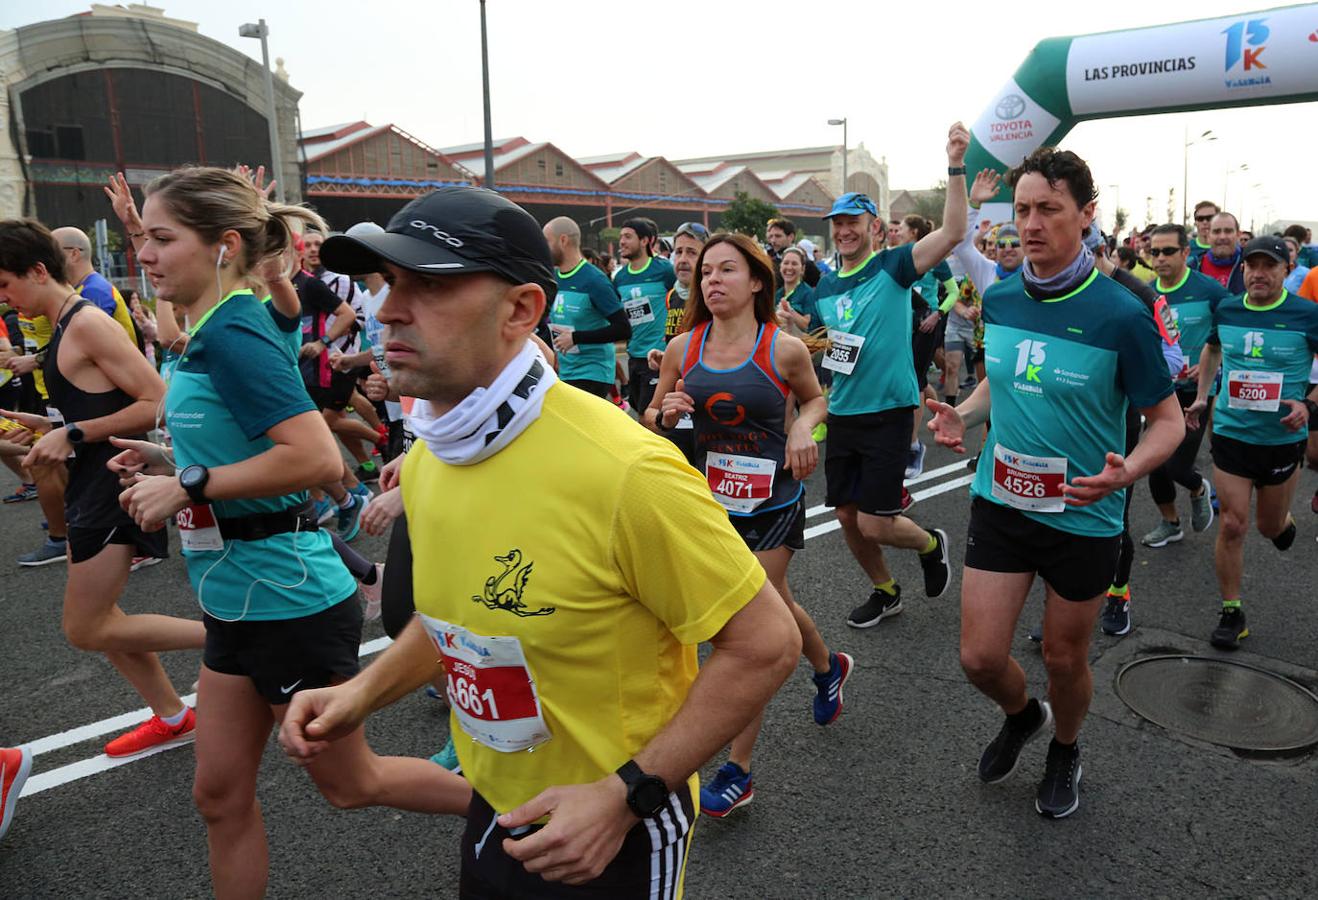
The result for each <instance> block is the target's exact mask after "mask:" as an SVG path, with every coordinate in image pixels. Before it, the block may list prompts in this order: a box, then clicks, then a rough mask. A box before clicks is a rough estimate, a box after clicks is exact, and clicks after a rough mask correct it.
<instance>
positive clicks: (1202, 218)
mask: <svg viewBox="0 0 1318 900" xmlns="http://www.w3.org/2000/svg"><path fill="white" fill-rule="evenodd" d="M1215 215H1217V214H1216V213H1209V214H1208V215H1206V216H1195V217H1194V220H1195V221H1196V222H1211V221H1213V216H1215Z"/></svg>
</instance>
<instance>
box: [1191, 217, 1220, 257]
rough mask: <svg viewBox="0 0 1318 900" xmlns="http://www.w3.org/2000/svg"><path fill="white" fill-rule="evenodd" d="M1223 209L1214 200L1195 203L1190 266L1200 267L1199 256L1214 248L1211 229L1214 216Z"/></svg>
mask: <svg viewBox="0 0 1318 900" xmlns="http://www.w3.org/2000/svg"><path fill="white" fill-rule="evenodd" d="M1221 211H1222V208H1221V207H1220V206H1218V205H1217V204H1216V203H1214V202H1213V201H1212V200H1200V201H1199V202H1198V203H1196V204H1195V205H1194V240H1192V241H1190V256H1189V264H1190V268H1192V269H1198V267H1199V257H1201V256H1203V255H1204V254H1205V253H1207V252H1208V251H1209V250H1210V249H1212V246H1213V244H1212V242H1211V241H1210V239H1209V229H1210V227H1211V226H1212V223H1213V216H1215V215H1217V214H1218V213H1220V212H1221Z"/></svg>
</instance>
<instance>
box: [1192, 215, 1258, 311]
mask: <svg viewBox="0 0 1318 900" xmlns="http://www.w3.org/2000/svg"><path fill="white" fill-rule="evenodd" d="M1209 237H1210V238H1211V239H1212V246H1211V249H1210V250H1209V251H1208V252H1207V253H1205V254H1203V255H1202V256H1200V257H1199V259H1198V261H1197V262H1196V263H1195V265H1194V266H1193V268H1194V269H1196V270H1197V271H1199V272H1202V273H1204V274H1205V275H1207V276H1209V277H1210V278H1213V279H1214V280H1216V281H1217V283H1218V284H1220V285H1222V287H1224V288H1226V289H1227V290H1228V291H1230V292H1231V293H1233V294H1240V293H1244V291H1245V271H1244V268H1243V267H1242V266H1241V261H1242V259H1243V256H1242V255H1241V248H1240V223H1239V222H1237V221H1236V217H1235V216H1233V215H1232V214H1231V213H1229V212H1220V213H1218V214H1217V215H1215V216H1213V221H1212V225H1211V227H1210V228H1209Z"/></svg>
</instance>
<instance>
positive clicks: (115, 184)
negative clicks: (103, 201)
mask: <svg viewBox="0 0 1318 900" xmlns="http://www.w3.org/2000/svg"><path fill="white" fill-rule="evenodd" d="M102 190H103V191H105V196H106V197H107V198H108V199H109V201H110V206H111V207H113V209H114V214H115V215H116V216H118V217H119V221H120V222H122V223H123V225H124V227H125V228H127V229H128V232H129V234H132V233H134V232H140V231H141V230H142V216H141V214H140V213H139V212H138V211H137V201H135V200H134V199H133V190H132V188H130V187H129V186H128V179H126V178H124V173H123V172H116V173H115V174H113V175H111V176H110V179H109V181H108V182H107V183H106V185H105V187H103V188H102Z"/></svg>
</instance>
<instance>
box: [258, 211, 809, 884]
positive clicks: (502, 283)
mask: <svg viewBox="0 0 1318 900" xmlns="http://www.w3.org/2000/svg"><path fill="white" fill-rule="evenodd" d="M321 255H322V259H323V260H324V261H325V264H326V265H327V266H329V267H330V268H332V269H334V270H335V271H338V272H343V273H346V274H348V275H357V274H361V273H365V272H377V271H383V272H385V273H386V277H387V280H388V281H389V282H390V283H391V290H390V293H389V298H388V299H387V300H386V301H385V303H384V305H383V306H382V307H381V308H380V311H379V313H378V316H379V319H380V321H381V323H383V324H384V325H385V329H386V330H385V359H386V361H387V362H388V364H389V368H390V370H391V373H392V375H391V378H392V383H393V387H394V388H396V389H397V390H398V391H399V392H400V393H401V394H405V395H407V396H411V397H417V398H420V399H418V400H417V402H416V405H415V406H414V407H413V411H412V415H411V416H410V419H409V421H410V423H411V424H412V426H413V430H414V432H415V433H416V435H417V438H418V440H417V442H416V444H415V445H414V446H413V448H412V450H411V452H410V453H409V455H408V458H407V461H406V462H405V464H404V466H403V471H402V486H403V501H404V506H405V508H406V511H407V519H408V525H409V529H410V532H411V541H412V551H413V559H414V563H413V584H414V591H415V601H416V609H417V613H418V615H417V617H416V619H415V620H414V621H413V622H412V623H411V624H410V625H409V626H408V627H407V628H406V629H405V630H404V632H403V633H402V634H401V635H400V636H399V638H398V640H397V641H396V642H395V643H394V645H393V646H392V647H390V648H389V650H387V651H386V652H385V654H384V655H383V656H382V657H381V658H380V660H379V661H377V662H376V663H375V664H374V665H372V666H370V667H368V668H367V669H366V670H365V671H364V672H362V673H361V674H360V675H359V676H357V677H355V678H353V679H352V680H351V681H348V682H346V683H345V684H343V685H340V686H337V687H332V688H326V689H323V690H317V691H305V692H301V693H299V694H298V695H296V696H295V697H294V700H293V703H292V704H291V705H290V707H289V710H288V714H287V716H286V717H285V719H284V725H283V727H282V729H281V734H280V741H281V743H283V744H284V746H285V749H286V750H287V751H288V752H289V754H290V756H292V757H293V758H294V759H295V760H298V761H305V760H308V759H310V758H312V757H314V755H315V754H316V753H317V752H319V751H320V750H322V749H323V748H324V747H325V746H326V745H327V742H328V741H331V740H333V739H335V738H336V737H338V736H340V735H342V734H345V733H347V732H349V731H351V730H352V729H353V728H355V727H356V726H357V725H358V724H359V723H360V722H361V721H363V720H364V719H365V717H366V716H367V715H368V714H369V713H370V712H372V711H373V710H375V709H379V708H380V707H382V706H385V705H387V704H389V703H391V702H393V701H394V700H396V699H397V698H399V697H401V696H403V695H404V694H406V693H407V692H408V691H410V690H412V689H413V688H415V687H419V686H421V685H423V684H426V683H428V682H429V681H430V680H431V679H433V678H434V677H435V676H436V675H437V674H442V676H443V677H444V678H445V681H446V684H447V687H448V696H449V701H450V706H451V710H452V712H451V720H450V727H451V728H452V729H453V732H454V735H455V739H456V749H457V755H458V759H459V762H460V763H461V765H462V771H463V774H464V775H465V776H466V777H467V779H468V780H469V781H470V782H471V786H472V790H473V797H472V803H471V808H470V810H469V811H468V814H467V826H466V832H465V834H464V837H463V844H462V876H461V877H462V883H461V892H462V895H463V896H473V897H475V896H480V897H484V896H499V897H528V898H529V897H537V898H538V897H573V898H576V897H592V898H593V897H601V898H602V897H608V898H628V897H664V898H668V897H677V896H680V895H681V891H682V876H683V872H684V864H685V854H686V849H687V847H688V845H689V842H690V835H691V827H692V825H693V824H694V821H695V810H696V807H695V802H694V798H695V794H696V791H697V790H698V788H699V785H698V782H697V780H696V777H695V772H696V770H697V769H698V768H699V767H700V766H701V765H702V764H703V763H704V762H706V761H707V760H708V759H709V758H710V757H711V756H713V754H714V753H716V752H717V751H718V750H720V749H721V748H722V747H723V746H724V745H725V744H726V743H727V742H728V741H729V740H730V739H731V738H732V737H733V736H734V735H735V734H737V733H738V732H739V731H740V730H741V729H742V728H743V727H744V726H745V725H746V724H747V723H748V722H749V721H750V720H751V718H752V717H753V716H754V715H756V714H757V713H758V712H759V711H760V710H761V709H762V708H763V706H764V704H765V703H766V702H767V701H768V699H769V698H770V697H771V696H772V695H773V692H774V691H775V690H777V688H778V686H779V685H780V684H781V683H782V682H783V680H784V679H785V678H786V677H787V675H788V674H789V673H790V672H791V671H792V670H793V669H794V667H795V660H796V656H797V654H799V653H800V647H801V638H800V633H799V631H798V630H797V629H796V627H795V624H794V623H793V621H792V620H791V617H790V615H789V614H788V613H787V612H786V609H787V607H786V605H785V604H784V603H783V602H782V601H781V599H780V598H779V597H778V596H777V594H776V592H775V591H774V589H773V587H772V586H771V585H770V584H768V582H767V581H766V578H765V574H764V571H763V569H762V568H761V567H760V566H759V564H758V563H757V562H756V561H755V559H754V557H753V556H752V555H751V554H750V552H749V551H748V550H747V549H746V545H745V543H744V542H743V541H742V540H741V539H740V538H739V537H738V536H737V534H736V532H735V531H734V530H733V529H732V527H731V525H729V523H728V518H727V515H726V514H725V513H724V512H723V510H722V507H720V506H719V505H718V504H717V503H715V502H714V501H713V499H712V497H711V495H710V492H709V489H708V486H707V485H706V483H705V481H704V479H702V478H701V477H700V475H699V474H698V473H696V471H695V470H694V469H691V468H690V467H689V466H688V465H687V464H686V462H685V460H683V458H682V456H681V454H680V453H679V452H678V451H677V449H676V448H675V447H674V446H673V445H672V444H671V443H669V442H668V441H666V440H664V439H663V438H660V437H658V436H656V435H653V434H651V433H650V432H648V431H646V430H645V429H643V428H640V427H639V426H638V425H637V424H636V423H635V422H634V421H632V420H631V419H630V418H629V417H628V416H626V415H625V414H624V413H622V412H621V411H620V410H618V409H616V408H614V407H613V406H612V405H611V404H610V403H608V402H607V401H605V400H601V399H599V398H596V397H592V396H590V395H589V394H587V393H585V392H583V391H579V390H576V389H574V388H572V387H570V386H568V385H566V384H559V383H557V378H556V376H555V375H554V372H553V369H552V368H551V367H550V366H549V365H548V364H547V363H546V362H545V360H544V358H543V357H542V356H541V355H540V352H539V351H538V349H537V348H536V347H535V346H534V345H533V344H531V343H529V342H528V337H529V336H530V335H531V333H532V332H533V331H534V329H535V326H536V324H537V323H538V322H539V321H540V317H541V315H542V314H543V311H544V309H545V304H546V298H547V297H549V298H552V297H553V295H554V292H555V290H556V284H555V280H554V276H553V268H552V262H551V261H550V256H549V250H548V246H547V245H546V243H545V240H544V237H543V234H542V232H541V230H540V226H539V225H538V224H537V223H536V221H535V220H534V219H533V218H532V217H531V216H530V215H529V214H528V213H526V212H525V211H524V210H522V209H521V208H520V207H518V206H516V205H515V204H513V203H512V202H510V201H508V200H506V199H504V198H503V197H501V196H499V195H498V194H495V193H494V192H491V191H486V190H482V189H479V188H444V189H440V190H438V191H435V192H434V193H432V194H429V195H427V196H425V197H422V198H419V199H417V200H415V201H413V202H412V203H410V204H408V205H407V206H406V207H404V208H403V209H402V210H401V211H400V212H399V213H398V214H397V215H395V216H394V218H393V220H392V221H391V222H390V223H389V228H388V229H387V231H386V233H385V234H381V235H365V236H360V237H348V236H335V237H331V238H330V239H329V240H327V241H326V242H325V244H324V246H323V248H322V250H321ZM702 641H709V642H711V643H712V644H713V648H714V649H713V653H711V654H710V656H709V658H708V659H707V661H706V662H705V665H704V666H703V667H698V665H697V658H696V645H697V644H698V643H700V642H702Z"/></svg>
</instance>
